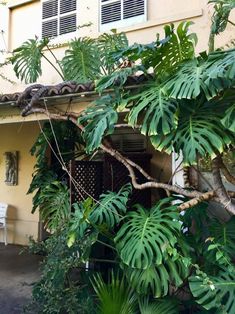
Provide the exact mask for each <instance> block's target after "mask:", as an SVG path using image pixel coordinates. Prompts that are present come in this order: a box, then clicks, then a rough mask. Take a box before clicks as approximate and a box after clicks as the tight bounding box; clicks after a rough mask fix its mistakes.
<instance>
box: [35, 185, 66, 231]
mask: <svg viewBox="0 0 235 314" xmlns="http://www.w3.org/2000/svg"><path fill="white" fill-rule="evenodd" d="M38 201H39V204H40V214H41V218H42V220H43V221H44V223H45V225H46V226H47V228H48V229H50V230H51V231H52V232H53V231H55V230H57V229H58V228H60V227H61V226H62V225H63V224H64V223H65V222H66V221H68V219H69V218H70V202H69V190H68V188H67V186H66V185H64V184H62V183H61V182H59V181H53V182H51V183H50V184H49V185H48V186H45V187H44V188H43V191H42V192H41V193H40V195H39V197H38Z"/></svg>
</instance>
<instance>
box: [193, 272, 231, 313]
mask: <svg viewBox="0 0 235 314" xmlns="http://www.w3.org/2000/svg"><path fill="white" fill-rule="evenodd" d="M189 286H190V290H191V292H192V294H193V296H194V297H195V299H196V301H197V303H199V304H200V305H201V306H203V307H204V308H205V309H207V310H210V309H212V308H219V309H220V310H221V313H224V314H233V313H235V298H234V295H235V269H234V267H229V268H227V269H226V268H224V269H222V270H221V271H220V272H218V274H217V276H216V277H208V276H206V274H201V275H200V274H199V275H196V276H191V277H190V278H189Z"/></svg>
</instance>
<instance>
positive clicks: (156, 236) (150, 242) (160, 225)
mask: <svg viewBox="0 0 235 314" xmlns="http://www.w3.org/2000/svg"><path fill="white" fill-rule="evenodd" d="M170 201H171V200H170V199H168V198H167V199H164V200H162V201H160V202H158V203H157V204H156V205H155V206H154V207H153V208H152V209H151V210H150V211H147V210H145V209H144V208H142V207H141V206H138V207H137V211H135V212H129V213H127V215H126V218H127V221H126V222H125V223H124V224H123V225H122V227H121V229H120V230H119V231H118V233H117V236H116V238H115V241H116V243H117V248H118V251H119V254H120V257H121V260H122V261H123V263H124V264H126V265H128V266H130V267H133V268H141V269H146V268H148V267H150V266H151V265H152V264H157V265H160V264H161V263H162V260H163V258H164V257H163V256H164V254H166V252H167V250H168V249H169V247H174V246H175V244H176V242H177V235H178V233H179V230H180V226H181V225H180V223H179V221H178V218H179V216H178V213H177V212H176V206H170V205H169V202H170Z"/></svg>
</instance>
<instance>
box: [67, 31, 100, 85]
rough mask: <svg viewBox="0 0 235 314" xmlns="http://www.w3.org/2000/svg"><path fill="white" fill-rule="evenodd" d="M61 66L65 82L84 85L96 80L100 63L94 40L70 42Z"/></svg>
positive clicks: (85, 39)
mask: <svg viewBox="0 0 235 314" xmlns="http://www.w3.org/2000/svg"><path fill="white" fill-rule="evenodd" d="M61 64H62V67H63V71H64V76H65V79H66V80H75V81H78V82H81V83H86V82H88V81H93V80H95V79H97V78H98V77H99V76H100V66H101V62H100V54H99V50H98V47H97V44H96V42H95V40H93V39H91V38H87V37H84V38H78V39H75V40H73V41H71V42H70V44H69V49H67V50H66V51H65V56H64V58H63V59H62V61H61Z"/></svg>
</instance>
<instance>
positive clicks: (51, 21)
mask: <svg viewBox="0 0 235 314" xmlns="http://www.w3.org/2000/svg"><path fill="white" fill-rule="evenodd" d="M76 28H77V0H47V1H43V3H42V37H43V38H44V37H55V36H58V35H63V34H67V33H71V32H75V31H76Z"/></svg>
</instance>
